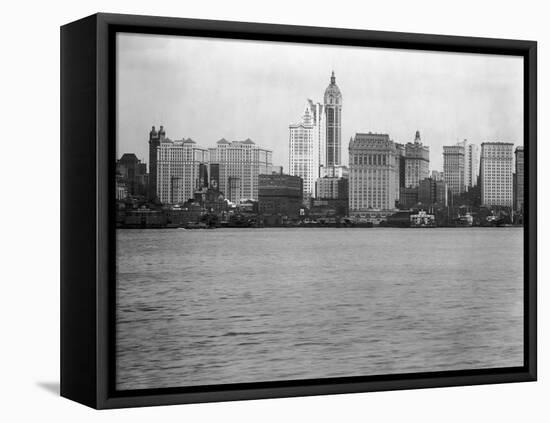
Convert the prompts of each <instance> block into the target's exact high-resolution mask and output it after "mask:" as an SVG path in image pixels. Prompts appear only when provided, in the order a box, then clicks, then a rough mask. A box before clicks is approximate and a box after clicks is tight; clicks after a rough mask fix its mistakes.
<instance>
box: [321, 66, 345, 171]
mask: <svg viewBox="0 0 550 423" xmlns="http://www.w3.org/2000/svg"><path fill="white" fill-rule="evenodd" d="M325 122H326V146H327V147H326V148H327V151H326V158H325V159H326V161H325V163H326V166H338V165H340V164H341V146H342V93H341V92H340V88H338V85H336V77H335V76H334V71H332V76H331V77H330V84H329V86H328V87H327V89H326V90H325Z"/></svg>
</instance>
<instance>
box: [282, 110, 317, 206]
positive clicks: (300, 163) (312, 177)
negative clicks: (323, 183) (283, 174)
mask: <svg viewBox="0 0 550 423" xmlns="http://www.w3.org/2000/svg"><path fill="white" fill-rule="evenodd" d="M316 133H317V128H316V127H315V125H314V116H313V111H312V110H311V105H310V103H309V102H308V103H307V104H306V108H305V110H304V114H303V116H302V120H301V121H300V122H299V123H295V124H292V125H289V146H288V148H289V163H288V165H289V169H290V170H289V173H290V174H291V175H293V176H299V177H300V178H302V180H303V181H304V183H303V190H304V197H306V198H310V197H312V196H314V194H315V181H316V180H317V178H318V177H319V145H318V139H317V138H316Z"/></svg>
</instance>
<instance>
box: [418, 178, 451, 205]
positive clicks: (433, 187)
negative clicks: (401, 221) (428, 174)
mask: <svg viewBox="0 0 550 423" xmlns="http://www.w3.org/2000/svg"><path fill="white" fill-rule="evenodd" d="M447 200H448V198H447V184H446V183H445V181H443V180H436V179H434V178H426V179H424V180H422V181H420V185H419V186H418V202H420V203H421V204H422V205H423V206H427V207H430V206H436V207H447V205H448V201H447Z"/></svg>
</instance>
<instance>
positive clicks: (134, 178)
mask: <svg viewBox="0 0 550 423" xmlns="http://www.w3.org/2000/svg"><path fill="white" fill-rule="evenodd" d="M116 173H117V175H120V177H121V179H122V181H123V182H124V184H125V185H126V188H127V193H128V195H131V196H137V195H139V196H145V195H146V188H147V179H148V178H147V165H146V164H145V163H141V160H139V159H138V158H137V156H136V155H135V154H134V153H124V154H123V155H122V156H121V157H120V159H119V160H117V162H116Z"/></svg>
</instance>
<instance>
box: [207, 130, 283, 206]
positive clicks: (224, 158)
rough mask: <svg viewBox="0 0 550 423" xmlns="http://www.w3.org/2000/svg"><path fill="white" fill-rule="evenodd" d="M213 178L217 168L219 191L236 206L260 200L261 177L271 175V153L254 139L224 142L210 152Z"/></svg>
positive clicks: (217, 144) (223, 140)
mask: <svg viewBox="0 0 550 423" xmlns="http://www.w3.org/2000/svg"><path fill="white" fill-rule="evenodd" d="M209 152H210V178H211V180H212V176H213V174H212V165H213V164H216V165H217V166H216V167H217V172H218V183H219V190H220V191H222V192H223V193H224V194H225V198H226V199H228V200H229V201H231V202H232V203H235V204H240V202H241V201H243V200H257V199H258V183H259V181H258V176H259V175H261V174H262V175H264V174H265V175H267V174H271V169H272V166H273V164H272V152H271V150H268V149H265V148H262V147H260V146H258V145H256V143H254V141H252V140H251V139H246V140H244V141H232V142H229V141H227V140H225V139H223V138H222V139H221V140H219V141H218V142H217V143H216V147H214V148H210V149H209Z"/></svg>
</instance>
